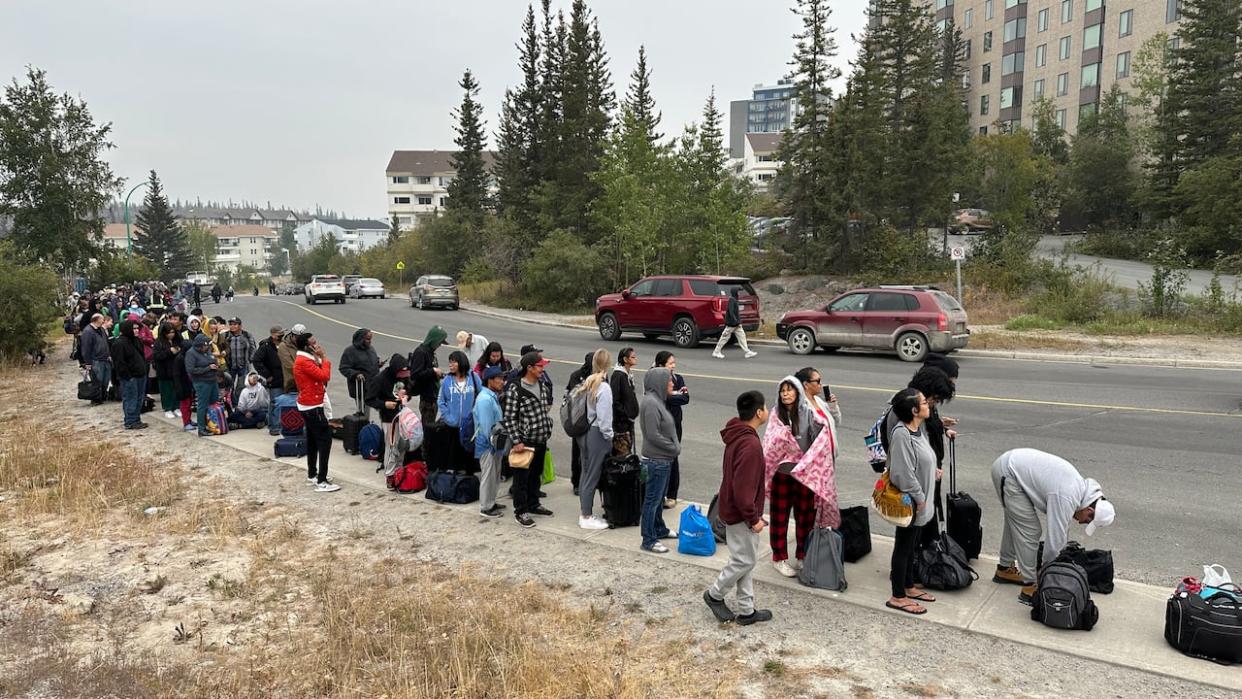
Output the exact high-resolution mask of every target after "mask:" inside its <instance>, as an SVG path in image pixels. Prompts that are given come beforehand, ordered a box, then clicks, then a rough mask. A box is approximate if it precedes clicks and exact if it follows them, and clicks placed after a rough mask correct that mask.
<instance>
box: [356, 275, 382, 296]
mask: <svg viewBox="0 0 1242 699" xmlns="http://www.w3.org/2000/svg"><path fill="white" fill-rule="evenodd" d="M349 295H350V296H351V297H352V298H356V299H366V298H373V299H382V298H384V282H382V281H380V280H378V279H373V278H371V277H363V278H361V279H359V280H358V281H356V282H354V283H353V285H352V286H350V287H349Z"/></svg>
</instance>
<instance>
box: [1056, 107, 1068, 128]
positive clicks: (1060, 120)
mask: <svg viewBox="0 0 1242 699" xmlns="http://www.w3.org/2000/svg"><path fill="white" fill-rule="evenodd" d="M1065 117H1066V112H1065V110H1064V109H1058V110H1057V126H1059V127H1061V128H1062V129H1064V128H1065Z"/></svg>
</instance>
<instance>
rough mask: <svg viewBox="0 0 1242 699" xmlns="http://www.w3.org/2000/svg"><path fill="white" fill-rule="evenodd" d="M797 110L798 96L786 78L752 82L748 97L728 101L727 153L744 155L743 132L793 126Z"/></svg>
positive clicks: (773, 131)
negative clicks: (794, 95) (771, 83)
mask: <svg viewBox="0 0 1242 699" xmlns="http://www.w3.org/2000/svg"><path fill="white" fill-rule="evenodd" d="M797 113H798V100H797V98H795V97H793V84H792V83H791V82H790V81H789V80H779V81H777V83H776V84H775V85H755V87H754V89H753V90H752V91H751V97H750V99H748V100H734V101H732V102H730V103H729V156H730V157H732V158H743V157H744V151H745V148H746V144H745V143H744V140H745V135H746V134H748V133H781V132H782V131H785V130H786V129H788V128H791V127H792V126H793V120H794V117H795V116H797Z"/></svg>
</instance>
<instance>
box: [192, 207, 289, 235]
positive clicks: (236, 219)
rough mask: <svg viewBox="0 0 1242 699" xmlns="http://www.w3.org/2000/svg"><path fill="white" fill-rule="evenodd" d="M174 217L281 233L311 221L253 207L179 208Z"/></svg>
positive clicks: (286, 213)
mask: <svg viewBox="0 0 1242 699" xmlns="http://www.w3.org/2000/svg"><path fill="white" fill-rule="evenodd" d="M173 215H174V216H176V217H177V218H178V219H181V220H182V221H199V222H201V223H204V224H206V225H207V226H241V225H257V226H266V227H267V228H270V229H272V230H274V231H279V230H280V229H281V227H282V226H284V224H286V223H289V224H292V225H294V226H297V225H298V224H300V223H305V222H306V221H309V220H310V217H309V216H307V215H306V214H302V213H298V212H296V211H293V210H290V209H256V208H251V207H244V206H239V207H219V206H179V207H175V208H174V209H173Z"/></svg>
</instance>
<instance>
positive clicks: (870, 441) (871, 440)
mask: <svg viewBox="0 0 1242 699" xmlns="http://www.w3.org/2000/svg"><path fill="white" fill-rule="evenodd" d="M892 409H893V406H891V405H890V406H888V407H887V408H885V409H884V414H883V415H881V416H880V419H879V420H876V421H875V424H874V425H872V426H871V431H870V432H868V433H867V436H866V437H863V443H864V444H866V445H867V461H869V462H870V463H871V470H872V471H875V472H876V473H883V472H884V469H885V468H887V467H888V435H887V434H886V433H885V431H884V423H885V422H887V421H888V414H889V412H890V411H891V410H892Z"/></svg>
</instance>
